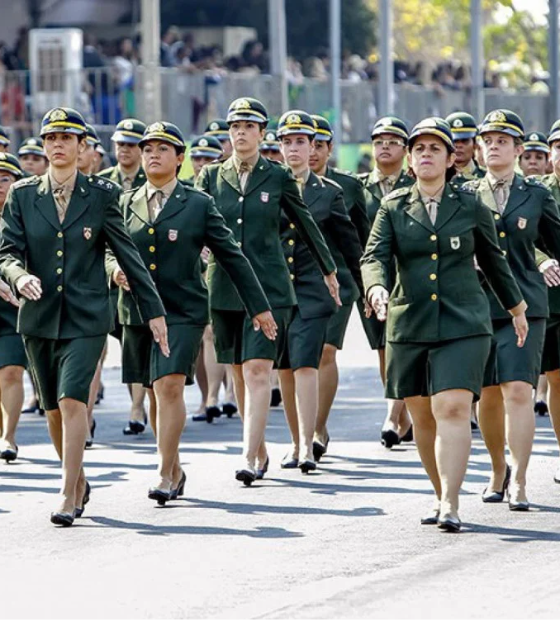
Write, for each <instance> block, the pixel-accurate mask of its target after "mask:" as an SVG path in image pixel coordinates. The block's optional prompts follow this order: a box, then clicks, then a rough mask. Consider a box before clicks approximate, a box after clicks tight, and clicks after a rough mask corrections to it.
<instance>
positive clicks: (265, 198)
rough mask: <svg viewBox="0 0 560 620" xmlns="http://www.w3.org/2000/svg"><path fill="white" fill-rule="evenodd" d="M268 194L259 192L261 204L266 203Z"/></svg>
mask: <svg viewBox="0 0 560 620" xmlns="http://www.w3.org/2000/svg"><path fill="white" fill-rule="evenodd" d="M269 198H270V194H269V193H268V192H261V202H268V199H269Z"/></svg>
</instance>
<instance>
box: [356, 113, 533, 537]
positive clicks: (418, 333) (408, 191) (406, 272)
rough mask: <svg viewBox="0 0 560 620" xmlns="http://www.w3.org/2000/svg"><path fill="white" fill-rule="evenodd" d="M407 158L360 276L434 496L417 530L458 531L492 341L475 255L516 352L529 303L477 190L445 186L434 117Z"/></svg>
mask: <svg viewBox="0 0 560 620" xmlns="http://www.w3.org/2000/svg"><path fill="white" fill-rule="evenodd" d="M408 151H409V154H408V161H409V165H410V166H411V168H412V170H413V172H414V174H415V176H416V179H417V180H416V183H415V184H414V185H413V186H412V187H408V188H403V189H400V190H396V191H394V192H392V193H391V194H390V195H389V196H387V197H386V198H385V199H384V200H383V202H382V204H381V208H380V209H379V212H378V214H377V216H376V219H375V223H374V226H373V230H372V233H371V236H370V240H369V242H368V246H367V248H366V252H365V254H364V257H363V259H362V275H363V278H364V288H365V289H366V292H367V297H368V301H369V303H370V304H371V305H372V307H373V309H374V310H375V312H376V314H377V316H378V318H379V319H380V320H384V319H385V318H387V385H386V395H387V397H388V398H397V399H398V398H402V399H404V401H405V403H406V406H407V408H408V410H409V412H410V413H411V415H412V418H413V421H414V435H415V439H416V445H417V446H418V451H419V453H420V458H421V459H422V464H423V465H424V467H425V469H426V471H427V473H428V476H429V477H430V480H431V482H432V484H433V486H434V489H435V492H436V495H437V500H438V501H437V506H436V507H435V511H434V513H432V514H430V515H429V516H428V517H426V518H424V519H422V521H421V522H422V523H424V524H435V523H437V524H438V526H439V527H440V528H441V529H443V530H446V531H451V532H457V531H459V530H460V529H461V521H460V520H459V515H458V508H459V491H460V488H461V484H462V482H463V478H464V476H465V472H466V469H467V462H468V458H469V453H470V446H471V430H470V413H471V404H472V402H473V397H476V396H478V395H479V394H480V392H481V388H482V379H483V375H484V366H485V362H486V359H487V356H488V352H489V350H490V342H491V334H492V326H491V322H490V312H489V306H488V301H487V299H486V296H485V294H484V292H483V290H482V287H481V285H480V281H479V278H478V275H477V272H476V269H475V261H474V259H475V257H476V259H477V261H478V265H479V266H480V268H481V270H482V272H483V273H484V274H485V276H486V278H487V279H488V281H489V282H490V283H491V285H492V287H493V288H494V290H495V291H496V294H497V296H498V299H500V301H501V303H502V304H503V306H504V307H505V308H508V309H509V311H510V312H511V314H513V315H514V319H513V326H514V329H515V332H516V334H517V336H518V342H517V344H518V345H519V346H521V345H523V343H524V340H525V336H526V333H527V322H526V320H525V312H524V311H525V308H526V304H525V303H524V302H523V299H522V296H521V293H520V291H519V287H518V286H517V284H516V283H515V280H514V278H513V276H512V274H511V271H510V269H509V267H508V264H507V261H506V260H505V258H504V256H503V254H502V252H501V250H500V248H499V246H498V244H497V238H496V231H495V228H494V225H493V220H492V216H491V214H490V212H489V211H488V209H487V208H486V207H485V206H484V205H483V204H482V203H481V202H480V201H479V200H478V199H477V198H476V196H475V194H474V192H469V191H466V190H462V189H457V188H455V187H454V186H451V185H449V184H448V183H446V176H451V175H452V174H453V162H454V146H453V139H452V136H451V129H450V127H449V125H448V124H447V123H446V122H445V121H444V120H442V119H438V118H429V119H426V120H424V121H422V122H421V123H419V124H418V125H417V126H416V127H415V128H414V129H413V130H412V132H411V134H410V138H409V143H408ZM395 261H396V269H397V279H396V283H395V285H394V287H392V272H393V268H394V263H395ZM391 287H392V291H391V293H390V294H389V291H390V290H391ZM387 305H388V309H387Z"/></svg>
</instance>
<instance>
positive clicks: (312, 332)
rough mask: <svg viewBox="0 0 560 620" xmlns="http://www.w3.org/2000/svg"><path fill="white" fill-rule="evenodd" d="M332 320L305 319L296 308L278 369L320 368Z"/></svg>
mask: <svg viewBox="0 0 560 620" xmlns="http://www.w3.org/2000/svg"><path fill="white" fill-rule="evenodd" d="M332 318H333V317H332V316H331V315H329V316H320V317H314V318H312V319H304V318H302V316H301V314H300V311H299V309H298V308H295V309H294V316H293V319H292V321H291V323H290V325H289V327H288V336H287V338H286V347H285V349H284V351H283V353H282V356H281V358H280V362H279V364H278V368H279V369H280V370H285V369H288V368H290V369H292V370H297V369H298V368H319V364H320V362H321V355H322V354H323V346H324V345H325V339H326V337H327V329H328V326H329V324H330V323H329V322H330V320H331V319H332Z"/></svg>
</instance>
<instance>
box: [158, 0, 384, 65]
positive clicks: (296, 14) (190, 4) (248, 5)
mask: <svg viewBox="0 0 560 620" xmlns="http://www.w3.org/2000/svg"><path fill="white" fill-rule="evenodd" d="M267 4H268V2H267V0H204V2H201V1H200V0H165V2H162V3H161V21H162V27H163V28H164V29H165V28H167V27H168V26H171V25H176V26H183V27H185V26H212V27H219V26H248V27H252V28H256V30H257V32H258V36H259V39H260V40H261V41H263V42H264V43H265V44H266V42H267V39H268V14H267ZM341 5H342V46H343V48H344V49H346V50H348V51H350V52H353V53H357V54H362V55H367V54H369V52H370V51H371V50H372V48H373V46H374V45H375V42H376V36H375V35H376V28H375V24H376V22H375V13H374V12H373V11H372V10H371V8H370V7H369V6H368V0H342V2H341ZM286 28H287V32H288V52H289V53H290V54H291V55H293V56H296V57H298V58H303V57H305V56H309V55H312V54H317V52H318V51H320V50H321V49H325V48H327V47H328V45H329V0H286Z"/></svg>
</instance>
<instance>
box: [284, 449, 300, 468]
mask: <svg viewBox="0 0 560 620" xmlns="http://www.w3.org/2000/svg"><path fill="white" fill-rule="evenodd" d="M297 466H298V460H297V459H296V458H295V457H293V456H292V455H291V454H290V453H289V452H288V454H286V456H285V457H284V458H283V459H282V462H281V463H280V467H281V468H282V469H297Z"/></svg>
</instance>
